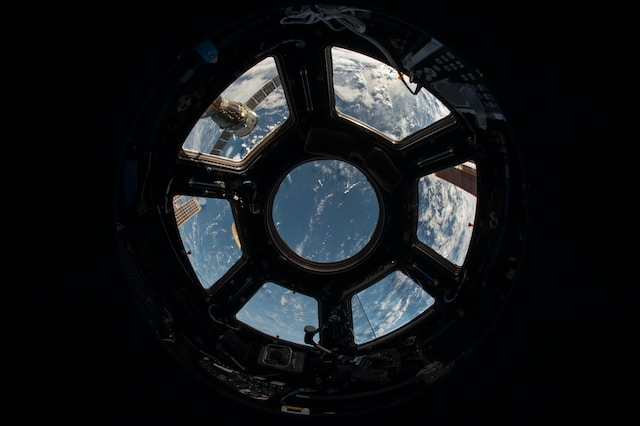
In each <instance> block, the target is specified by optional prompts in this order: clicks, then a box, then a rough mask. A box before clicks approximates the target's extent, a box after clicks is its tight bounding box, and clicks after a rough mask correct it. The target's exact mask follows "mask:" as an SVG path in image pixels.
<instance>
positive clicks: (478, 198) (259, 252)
mask: <svg viewBox="0 0 640 426" xmlns="http://www.w3.org/2000/svg"><path fill="white" fill-rule="evenodd" d="M238 20H239V22H240V23H242V25H239V24H238V23H235V25H234V26H233V31H230V27H229V25H231V24H228V25H224V24H221V25H211V26H210V27H209V28H208V29H207V30H206V31H204V32H202V33H198V35H199V37H197V38H195V37H194V39H193V40H190V41H189V43H185V44H186V46H184V49H183V50H182V51H180V52H179V55H177V58H176V59H175V62H173V63H171V64H170V66H169V67H168V68H169V69H168V70H167V72H166V73H164V74H163V75H164V76H165V77H164V78H163V80H162V81H161V84H160V85H159V88H158V89H157V90H156V91H154V92H153V94H152V95H151V99H150V100H149V102H146V103H145V106H144V108H142V109H141V111H140V114H139V119H138V120H137V121H136V123H135V125H134V126H133V127H132V129H131V132H130V135H129V138H128V140H129V141H130V144H129V145H128V146H127V147H126V149H125V150H124V153H123V158H122V167H121V168H120V179H119V181H120V182H119V201H118V205H117V222H118V226H117V228H118V241H119V249H120V254H121V258H122V259H121V260H122V262H121V263H122V265H123V269H124V270H125V275H126V276H127V279H128V281H129V282H130V284H131V288H132V289H133V292H134V296H135V298H136V300H138V301H139V307H140V309H141V311H142V313H143V315H144V317H145V318H146V319H147V322H148V323H149V324H150V325H151V328H152V331H153V335H155V336H157V337H158V340H159V341H160V342H161V345H162V346H163V347H165V348H166V350H167V351H168V352H169V353H171V354H173V355H175V358H176V359H178V360H179V361H180V363H181V364H182V365H184V366H186V369H187V370H188V371H189V372H191V373H193V374H194V375H196V376H197V377H198V378H200V379H201V380H202V381H203V382H204V383H206V385H207V386H208V387H209V388H210V389H212V390H213V391H216V392H218V393H220V394H222V395H224V396H225V397H228V398H229V399H230V400H233V401H237V402H239V403H241V404H243V405H244V406H247V407H249V408H250V409H254V410H256V411H260V412H269V413H274V414H277V415H283V416H290V415H308V416H319V417H323V416H340V415H349V414H357V413H360V412H365V411H370V410H377V409H382V408H386V407H390V406H395V405H398V404H401V403H403V402H404V401H406V400H408V399H410V398H412V397H414V396H415V395H417V394H420V393H422V392H427V391H429V390H431V389H432V388H434V387H437V386H438V385H439V384H440V383H441V382H442V381H446V380H447V377H448V376H449V373H450V372H451V371H453V370H455V369H456V368H457V367H458V366H459V365H461V364H462V363H463V361H464V360H465V359H466V358H467V356H468V355H469V354H470V353H472V352H473V350H472V348H474V347H476V345H478V344H479V343H480V342H481V341H482V339H483V337H484V336H485V335H486V333H487V332H488V330H490V329H491V328H492V327H493V326H494V324H495V322H496V321H497V319H498V318H499V314H500V312H501V310H502V309H503V307H504V305H505V303H507V301H508V299H509V295H510V293H511V291H512V289H513V287H514V285H515V282H516V279H517V277H518V273H517V272H518V269H519V265H520V263H521V255H522V251H523V246H524V239H525V237H526V223H527V212H526V204H527V203H526V197H527V194H526V191H525V190H524V189H525V188H526V183H525V179H524V173H523V170H522V166H521V160H520V157H519V152H518V148H517V143H516V141H515V139H514V135H513V134H512V131H511V129H510V126H509V123H508V122H507V119H506V116H505V113H504V112H503V111H502V109H501V107H500V104H499V101H498V100H497V99H496V97H495V96H494V94H493V93H492V90H491V89H490V87H488V85H486V84H485V82H484V80H483V76H482V74H481V72H480V71H479V70H477V69H476V68H475V67H474V66H473V64H469V63H467V60H466V58H465V57H462V56H461V55H459V53H458V52H456V51H454V50H452V49H450V48H449V47H448V46H446V45H445V44H444V43H443V42H442V41H441V40H439V39H438V38H436V37H434V36H433V35H431V34H429V33H427V32H425V31H424V30H423V29H420V28H417V27H415V26H414V25H410V24H409V23H407V22H406V21H404V20H402V19H400V18H396V17H394V16H390V15H389V14H387V13H381V12H377V11H376V9H375V8H371V9H369V8H356V7H350V6H341V5H326V6H323V5H315V4H314V5H301V6H291V7H282V8H276V7H274V8H271V9H269V10H268V12H267V13H265V14H263V15H261V16H260V17H259V18H258V17H255V16H252V17H250V16H248V17H239V18H238Z"/></svg>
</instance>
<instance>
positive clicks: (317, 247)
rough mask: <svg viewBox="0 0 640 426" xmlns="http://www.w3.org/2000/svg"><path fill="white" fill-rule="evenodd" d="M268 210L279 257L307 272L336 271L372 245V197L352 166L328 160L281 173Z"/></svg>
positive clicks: (375, 212) (375, 211)
mask: <svg viewBox="0 0 640 426" xmlns="http://www.w3.org/2000/svg"><path fill="white" fill-rule="evenodd" d="M270 210H271V219H272V225H273V229H274V231H275V233H274V234H273V237H274V240H275V241H277V242H282V243H284V244H279V247H280V248H281V251H282V252H283V255H284V256H286V257H288V258H290V259H291V260H293V261H301V263H302V265H303V266H306V267H311V268H313V267H314V266H315V267H317V266H322V265H325V266H326V267H328V268H336V267H339V266H340V265H343V264H347V265H348V264H349V263H351V262H348V260H349V259H352V260H354V259H358V258H361V257H363V256H364V255H365V254H366V251H367V250H366V248H367V247H368V246H371V244H370V243H371V242H372V241H373V242H375V239H373V240H372V237H373V236H374V232H375V231H376V228H378V220H379V218H380V206H379V204H378V196H377V193H376V191H375V190H374V188H373V187H372V186H371V184H370V182H369V180H368V179H367V177H366V176H365V175H364V174H363V173H362V172H361V171H360V170H358V168H356V167H355V166H353V165H352V164H349V163H347V162H345V161H341V160H328V159H319V160H312V161H308V162H306V163H303V164H300V165H298V166H296V167H295V168H294V169H293V170H291V171H290V172H289V173H287V175H286V176H285V177H284V179H283V180H282V182H280V184H279V185H278V188H277V191H276V193H275V195H274V197H273V203H272V206H271V209H270ZM363 251H364V253H363Z"/></svg>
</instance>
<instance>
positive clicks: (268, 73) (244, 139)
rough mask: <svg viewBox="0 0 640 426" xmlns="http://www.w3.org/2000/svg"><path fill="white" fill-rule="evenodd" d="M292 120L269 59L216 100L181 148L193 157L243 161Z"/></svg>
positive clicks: (255, 67) (274, 69)
mask: <svg viewBox="0 0 640 426" xmlns="http://www.w3.org/2000/svg"><path fill="white" fill-rule="evenodd" d="M288 117H289V108H288V106H287V100H286V98H285V95H284V90H283V89H282V85H281V81H280V76H279V74H278V69H277V68H276V63H275V60H274V59H273V58H272V57H268V58H265V59H263V60H262V61H260V62H259V63H258V64H256V65H255V66H253V67H252V68H251V69H249V70H248V71H246V72H245V73H244V74H243V75H241V76H240V77H239V78H238V79H237V80H236V81H234V82H233V83H232V84H231V85H229V87H227V88H226V89H225V90H224V91H223V92H222V93H221V94H220V96H219V97H218V98H216V99H215V100H214V101H213V102H212V103H211V105H209V107H208V108H207V110H206V111H205V112H204V113H203V114H202V116H201V118H200V119H199V120H198V122H197V123H196V124H195V126H194V127H193V129H191V132H190V133H189V135H188V136H187V138H186V139H185V141H184V144H183V145H182V149H183V150H185V151H186V152H188V153H191V154H196V155H197V154H199V153H204V154H212V155H216V156H219V157H224V158H226V159H228V160H231V161H236V162H237V161H242V160H244V159H245V158H246V157H247V156H248V155H249V154H250V153H251V151H252V150H253V149H254V148H255V147H256V146H257V145H258V144H260V143H261V142H262V141H263V140H264V138H265V137H266V136H267V135H269V134H270V133H271V132H273V131H274V130H276V129H277V128H278V127H280V126H281V125H282V124H283V123H284V122H285V121H286V120H287V118H288Z"/></svg>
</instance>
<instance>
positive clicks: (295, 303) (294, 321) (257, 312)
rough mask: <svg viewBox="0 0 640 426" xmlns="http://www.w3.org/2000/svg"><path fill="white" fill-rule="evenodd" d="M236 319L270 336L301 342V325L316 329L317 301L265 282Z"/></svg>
mask: <svg viewBox="0 0 640 426" xmlns="http://www.w3.org/2000/svg"><path fill="white" fill-rule="evenodd" d="M236 319H237V320H238V321H242V322H244V323H246V324H248V325H250V326H251V327H253V328H255V329H257V330H260V331H262V332H263V333H265V334H268V335H270V336H274V337H278V338H280V339H284V340H288V341H290V342H294V343H300V344H304V327H305V326H306V325H313V326H314V327H315V328H318V303H317V302H316V300H315V299H314V298H312V297H309V296H305V295H303V294H300V293H297V292H294V291H292V290H289V289H287V288H284V287H282V286H280V285H278V284H276V283H273V282H266V283H265V284H264V285H263V286H262V287H261V288H260V290H258V292H257V293H256V294H255V295H254V296H253V297H252V298H251V299H250V300H249V301H248V302H247V303H246V304H245V305H244V306H243V308H242V309H241V310H240V311H238V313H237V314H236Z"/></svg>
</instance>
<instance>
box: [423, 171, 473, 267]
mask: <svg viewBox="0 0 640 426" xmlns="http://www.w3.org/2000/svg"><path fill="white" fill-rule="evenodd" d="M418 197H419V207H418V227H417V237H418V240H419V241H420V242H422V243H423V244H425V245H427V246H429V247H431V248H432V249H433V250H435V251H436V252H437V253H438V254H440V255H441V256H442V257H444V258H445V259H447V260H448V261H450V262H452V263H453V264H455V265H458V266H460V265H462V264H463V262H464V259H465V257H466V255H467V251H468V249H469V244H470V242H471V234H472V233H473V223H474V221H475V215H476V201H477V197H476V167H475V164H474V163H472V162H466V163H464V164H461V165H460V166H458V167H451V168H448V169H444V170H440V171H438V172H436V173H434V174H431V175H428V176H424V177H422V178H421V179H420V180H419V182H418Z"/></svg>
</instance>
